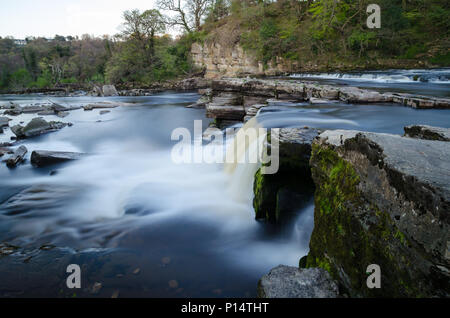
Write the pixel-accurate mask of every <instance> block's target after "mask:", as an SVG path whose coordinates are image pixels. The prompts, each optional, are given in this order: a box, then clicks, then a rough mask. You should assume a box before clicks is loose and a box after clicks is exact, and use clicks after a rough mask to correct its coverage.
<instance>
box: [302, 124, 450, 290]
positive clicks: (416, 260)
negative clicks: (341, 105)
mask: <svg viewBox="0 0 450 318" xmlns="http://www.w3.org/2000/svg"><path fill="white" fill-rule="evenodd" d="M312 148H313V151H312V157H311V169H312V176H313V179H314V182H315V184H316V193H315V203H316V204H315V224H314V231H313V234H312V237H311V242H310V253H309V254H308V258H307V267H316V266H318V267H322V268H324V269H326V270H328V271H329V272H330V273H331V274H332V277H333V278H334V279H336V280H338V281H339V283H340V284H341V286H342V287H343V289H344V290H345V291H346V292H347V293H348V294H349V295H350V296H352V297H361V296H363V297H434V296H438V297H448V296H449V294H450V250H449V248H450V244H449V242H450V229H449V223H450V214H449V211H450V182H449V180H450V161H449V160H448V158H449V157H450V147H449V146H448V143H447V142H443V141H429V140H420V139H412V138H407V137H401V136H396V135H389V134H376V133H365V132H356V131H344V130H340V131H326V132H324V133H322V134H321V135H320V137H319V138H317V139H316V140H315V142H314V143H313V147H312ZM371 264H377V265H379V266H380V268H381V283H382V288H381V289H369V288H368V287H367V285H366V280H367V274H366V269H367V267H368V266H369V265H371Z"/></svg>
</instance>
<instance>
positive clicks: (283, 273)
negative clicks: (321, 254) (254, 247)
mask: <svg viewBox="0 0 450 318" xmlns="http://www.w3.org/2000/svg"><path fill="white" fill-rule="evenodd" d="M258 297H260V298H338V297H339V289H338V285H337V284H336V283H335V282H334V281H333V280H332V279H331V277H330V274H329V273H328V272H327V271H326V270H323V269H321V268H309V269H300V268H297V267H290V266H283V265H280V266H278V267H275V268H274V269H272V270H271V271H270V272H269V273H268V274H267V275H264V276H263V277H262V278H261V280H260V281H259V283H258Z"/></svg>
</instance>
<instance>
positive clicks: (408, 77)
mask: <svg viewBox="0 0 450 318" xmlns="http://www.w3.org/2000/svg"><path fill="white" fill-rule="evenodd" d="M291 77H292V78H303V79H308V78H309V79H330V80H347V81H354V82H377V83H418V82H427V83H433V84H450V70H449V69H434V70H390V71H373V72H365V73H356V72H355V73H299V74H293V75H291Z"/></svg>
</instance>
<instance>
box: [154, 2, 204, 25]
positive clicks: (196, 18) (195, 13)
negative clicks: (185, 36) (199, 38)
mask: <svg viewBox="0 0 450 318" xmlns="http://www.w3.org/2000/svg"><path fill="white" fill-rule="evenodd" d="M212 4H213V1H212V0H158V7H159V8H160V9H161V10H166V11H171V12H173V13H175V15H174V17H171V18H170V19H169V21H168V22H169V24H170V25H171V26H181V27H182V28H183V29H184V30H185V31H186V32H188V33H191V32H193V31H199V30H200V28H201V24H202V21H203V19H204V18H205V16H206V14H207V13H208V11H209V9H210V7H211V6H212Z"/></svg>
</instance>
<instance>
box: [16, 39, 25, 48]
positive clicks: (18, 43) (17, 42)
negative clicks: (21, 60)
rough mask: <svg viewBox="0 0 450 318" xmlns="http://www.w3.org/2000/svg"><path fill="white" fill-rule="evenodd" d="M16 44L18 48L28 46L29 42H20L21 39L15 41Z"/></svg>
mask: <svg viewBox="0 0 450 318" xmlns="http://www.w3.org/2000/svg"><path fill="white" fill-rule="evenodd" d="M14 44H15V45H18V46H24V45H27V41H26V40H20V39H14Z"/></svg>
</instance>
